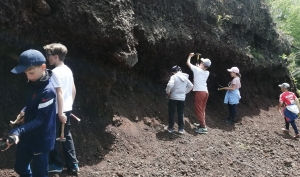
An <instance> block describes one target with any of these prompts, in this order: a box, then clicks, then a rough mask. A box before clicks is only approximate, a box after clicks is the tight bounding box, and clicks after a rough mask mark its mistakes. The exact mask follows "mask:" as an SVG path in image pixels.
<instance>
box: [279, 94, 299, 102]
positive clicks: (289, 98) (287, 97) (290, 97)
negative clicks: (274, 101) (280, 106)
mask: <svg viewBox="0 0 300 177" xmlns="http://www.w3.org/2000/svg"><path fill="white" fill-rule="evenodd" d="M295 99H297V97H296V95H295V94H294V93H293V92H283V93H282V94H281V95H280V97H279V102H280V103H285V104H286V105H291V104H295Z"/></svg>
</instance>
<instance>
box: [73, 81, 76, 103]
mask: <svg viewBox="0 0 300 177" xmlns="http://www.w3.org/2000/svg"><path fill="white" fill-rule="evenodd" d="M75 96H76V87H75V83H74V82H73V87H72V98H73V102H74V100H75Z"/></svg>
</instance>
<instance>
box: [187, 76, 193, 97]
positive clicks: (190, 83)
mask: <svg viewBox="0 0 300 177" xmlns="http://www.w3.org/2000/svg"><path fill="white" fill-rule="evenodd" d="M193 86H194V85H193V84H192V82H191V81H190V80H189V79H188V82H187V87H186V90H185V94H187V93H189V92H190V91H191V90H192V89H193Z"/></svg>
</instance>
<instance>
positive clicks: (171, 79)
mask: <svg viewBox="0 0 300 177" xmlns="http://www.w3.org/2000/svg"><path fill="white" fill-rule="evenodd" d="M173 87H174V76H172V77H171V78H170V80H169V82H168V84H167V88H166V93H167V95H170V93H171V89H172V88H173Z"/></svg>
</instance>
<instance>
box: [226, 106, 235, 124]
mask: <svg viewBox="0 0 300 177" xmlns="http://www.w3.org/2000/svg"><path fill="white" fill-rule="evenodd" d="M227 105H228V109H229V117H228V118H227V119H228V120H230V121H232V122H234V119H235V116H236V106H237V104H227Z"/></svg>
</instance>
